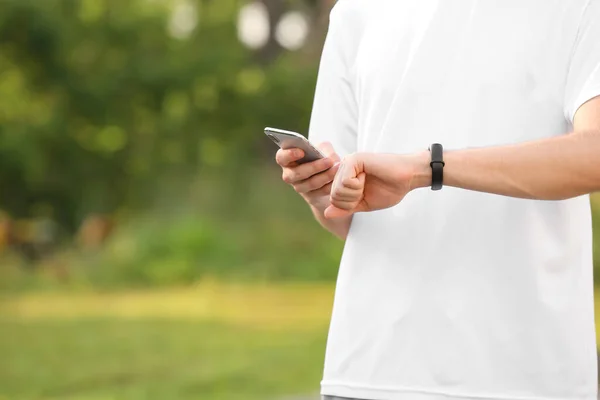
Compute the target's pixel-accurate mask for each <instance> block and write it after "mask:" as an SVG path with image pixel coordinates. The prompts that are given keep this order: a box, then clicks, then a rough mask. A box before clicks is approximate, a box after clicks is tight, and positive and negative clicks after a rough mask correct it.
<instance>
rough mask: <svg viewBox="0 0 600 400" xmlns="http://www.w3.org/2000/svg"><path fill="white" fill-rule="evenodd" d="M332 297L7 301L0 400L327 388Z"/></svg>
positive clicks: (187, 293) (267, 398)
mask: <svg viewBox="0 0 600 400" xmlns="http://www.w3.org/2000/svg"><path fill="white" fill-rule="evenodd" d="M332 294H333V286H331V285H270V286H260V285H254V286H252V285H246V286H239V285H225V286H224V285H218V284H211V283H207V284H204V285H200V286H198V287H196V288H192V289H181V290H174V289H172V290H155V291H139V292H135V291H129V292H122V293H105V294H102V293H47V294H28V295H23V296H20V297H19V296H17V297H15V296H13V297H7V298H5V299H0V400H21V399H81V400H112V399H133V400H135V399H201V400H217V399H218V400H229V399H231V400H271V399H273V400H277V399H282V398H285V397H286V396H289V395H297V394H312V393H317V392H318V389H319V380H320V378H321V370H322V364H323V350H324V347H325V340H326V332H327V326H328V318H329V315H330V310H331V301H332ZM599 305H600V304H599V303H598V302H597V309H598V310H600V308H598V306H599Z"/></svg>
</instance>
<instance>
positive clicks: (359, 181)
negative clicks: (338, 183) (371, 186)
mask: <svg viewBox="0 0 600 400" xmlns="http://www.w3.org/2000/svg"><path fill="white" fill-rule="evenodd" d="M365 179H366V174H365V173H364V172H362V173H360V174H358V176H357V177H356V178H346V179H344V181H343V182H342V184H343V185H344V187H346V188H349V189H354V190H361V191H362V190H363V188H364V187H365Z"/></svg>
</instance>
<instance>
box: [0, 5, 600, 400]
mask: <svg viewBox="0 0 600 400" xmlns="http://www.w3.org/2000/svg"><path fill="white" fill-rule="evenodd" d="M332 3H333V2H332V1H328V0H312V1H309V0H296V1H292V0H290V1H283V0H262V1H258V2H255V3H251V2H244V1H241V0H239V1H236V0H212V1H210V0H197V1H193V0H120V1H118V0H45V1H40V0H2V1H1V2H0V399H2V400H8V399H10V400H13V399H84V400H88V399H89V400H97V399H98V400H100V399H203V400H217V399H218V400H229V399H232V400H233V399H240V400H242V399H243V400H254V399H256V400H258V399H261V400H264V399H282V398H288V396H292V397H294V396H298V395H305V394H308V395H310V394H313V393H316V392H317V391H318V383H319V380H320V374H321V368H322V363H323V350H324V346H325V339H326V331H327V326H328V318H329V315H330V310H331V302H332V295H333V283H334V280H335V277H336V273H337V265H338V260H339V257H340V254H341V250H342V243H341V242H340V241H338V240H337V239H335V238H333V237H332V236H331V235H329V234H328V233H326V232H323V231H322V230H321V229H320V228H319V227H318V225H317V224H316V223H315V222H314V221H313V219H312V217H311V214H310V212H309V210H308V209H307V207H305V206H304V204H303V202H302V201H301V200H300V199H299V198H298V196H296V195H295V193H294V192H293V190H291V189H289V188H288V187H286V186H285V185H284V184H283V183H282V182H281V181H280V171H279V169H278V168H277V167H276V165H275V164H274V161H273V156H274V153H275V150H276V148H275V146H274V145H273V144H272V143H271V142H269V141H268V140H267V139H266V138H265V137H264V135H263V134H262V129H263V127H264V126H266V125H270V126H276V127H281V128H285V129H290V130H296V131H300V132H303V133H305V132H306V130H307V127H308V121H309V115H310V108H311V105H312V96H313V91H314V84H315V79H316V71H317V66H318V58H319V55H320V51H321V47H322V43H323V39H324V35H325V31H326V27H327V15H328V11H329V8H330V7H331V5H332ZM594 202H595V203H596V207H595V209H596V210H597V216H598V217H597V218H596V219H595V226H596V232H600V214H598V213H600V199H599V198H597V197H596V198H595V199H594ZM595 243H596V254H598V256H597V257H596V260H600V253H598V252H599V251H600V236H598V239H597V240H596V242H595ZM598 267H600V263H599V262H598V261H597V262H596V268H598Z"/></svg>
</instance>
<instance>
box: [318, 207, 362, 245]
mask: <svg viewBox="0 0 600 400" xmlns="http://www.w3.org/2000/svg"><path fill="white" fill-rule="evenodd" d="M310 208H311V210H312V212H313V215H314V216H315V219H316V220H317V221H318V222H319V223H320V224H321V226H322V227H323V228H325V229H326V230H328V231H329V232H331V233H333V234H334V235H335V236H337V237H338V238H340V239H342V240H346V237H347V236H348V232H349V231H350V224H351V223H352V216H349V217H346V218H340V219H327V218H325V216H324V214H323V213H324V212H325V208H324V207H315V206H313V205H311V206H310ZM321 208H322V209H321Z"/></svg>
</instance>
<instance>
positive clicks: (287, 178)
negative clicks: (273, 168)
mask: <svg viewBox="0 0 600 400" xmlns="http://www.w3.org/2000/svg"><path fill="white" fill-rule="evenodd" d="M281 179H282V180H283V181H284V182H285V183H292V180H291V176H290V173H289V171H288V170H284V171H283V175H281Z"/></svg>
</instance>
